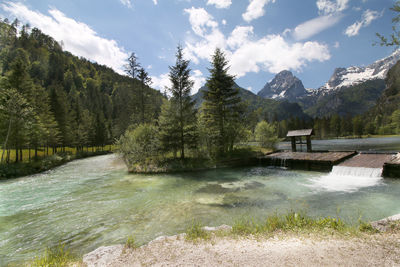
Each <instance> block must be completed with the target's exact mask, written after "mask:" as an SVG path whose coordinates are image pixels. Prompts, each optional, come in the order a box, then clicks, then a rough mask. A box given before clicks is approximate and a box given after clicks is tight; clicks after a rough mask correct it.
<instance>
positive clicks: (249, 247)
mask: <svg viewBox="0 0 400 267" xmlns="http://www.w3.org/2000/svg"><path fill="white" fill-rule="evenodd" d="M107 250H108V252H106V251H107ZM96 251H97V252H96ZM96 251H94V252H92V253H91V254H88V255H86V256H85V257H86V258H84V261H85V262H86V263H87V264H88V266H321V265H323V266H338V265H340V266H400V233H398V232H397V233H385V234H375V235H371V236H364V237H359V238H351V239H350V238H343V237H342V238H340V237H318V236H314V237H301V238H296V237H293V236H292V237H288V236H286V235H281V236H280V235H278V236H276V237H274V238H269V239H267V238H261V239H259V238H258V239H255V238H252V237H241V238H238V239H235V238H232V237H213V238H212V240H208V241H200V242H197V243H193V242H190V241H185V239H184V235H177V236H172V237H161V238H158V239H156V240H154V241H152V242H150V243H149V244H147V245H145V246H142V247H140V248H138V249H134V250H125V251H124V249H123V246H121V245H119V246H113V247H106V248H104V247H103V248H99V249H98V250H96ZM96 253H97V255H96ZM99 255H101V256H99Z"/></svg>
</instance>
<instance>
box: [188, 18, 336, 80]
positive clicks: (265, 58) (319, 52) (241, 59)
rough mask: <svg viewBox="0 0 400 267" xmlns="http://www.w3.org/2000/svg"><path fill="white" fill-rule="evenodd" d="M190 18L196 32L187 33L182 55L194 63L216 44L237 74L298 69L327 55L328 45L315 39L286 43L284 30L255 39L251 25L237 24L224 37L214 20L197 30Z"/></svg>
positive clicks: (207, 57) (322, 59) (209, 53)
mask: <svg viewBox="0 0 400 267" xmlns="http://www.w3.org/2000/svg"><path fill="white" fill-rule="evenodd" d="M204 16H205V15H204ZM190 21H191V24H192V29H193V31H194V33H195V34H196V35H197V36H195V37H196V38H194V37H193V36H190V37H189V38H188V40H186V42H185V48H184V53H185V57H186V58H188V59H190V60H192V61H193V62H194V63H195V64H197V63H200V60H210V59H211V54H212V53H213V52H214V50H215V48H216V47H218V48H220V49H222V50H223V51H224V52H225V54H226V57H227V58H228V60H229V61H230V65H231V68H230V73H231V74H233V75H236V77H242V76H244V75H246V73H249V72H259V71H260V70H266V71H269V72H272V73H277V72H279V71H281V70H285V69H292V70H301V68H302V67H303V66H305V65H306V64H307V63H309V62H311V61H325V60H328V59H329V58H330V53H329V49H328V46H327V45H325V44H320V43H318V42H305V43H302V42H296V43H289V42H288V41H286V40H285V39H284V36H283V34H282V35H279V34H278V35H267V36H264V37H262V38H260V39H256V38H255V37H254V33H253V31H254V30H253V26H237V27H236V28H235V29H234V30H233V31H232V32H231V34H230V35H229V36H227V37H226V36H225V35H224V34H222V33H221V31H220V30H219V29H218V26H217V25H215V24H212V25H209V26H203V29H202V30H201V31H199V30H198V28H197V27H196V25H198V24H199V23H195V22H194V21H193V20H190ZM211 21H212V20H211ZM193 23H195V25H193ZM201 25H204V23H201Z"/></svg>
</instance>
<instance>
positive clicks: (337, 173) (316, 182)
mask: <svg viewBox="0 0 400 267" xmlns="http://www.w3.org/2000/svg"><path fill="white" fill-rule="evenodd" d="M381 175H382V168H361V167H346V166H334V167H333V169H332V172H330V173H329V174H328V175H323V176H321V177H318V178H314V179H311V184H310V185H309V186H310V187H312V188H315V189H319V190H324V191H331V192H336V191H343V192H354V191H357V190H359V189H360V188H364V187H370V186H375V185H379V184H380V183H381V182H382V177H381Z"/></svg>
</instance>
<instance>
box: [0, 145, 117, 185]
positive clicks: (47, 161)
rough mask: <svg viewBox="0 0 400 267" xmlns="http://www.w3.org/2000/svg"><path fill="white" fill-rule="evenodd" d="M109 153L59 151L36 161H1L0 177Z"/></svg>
mask: <svg viewBox="0 0 400 267" xmlns="http://www.w3.org/2000/svg"><path fill="white" fill-rule="evenodd" d="M106 153H109V152H108V151H94V152H91V151H89V152H87V151H82V152H78V153H76V154H72V153H71V152H59V153H57V154H54V155H51V156H47V157H43V158H40V159H38V160H36V161H33V160H32V161H30V162H29V161H28V162H18V163H9V164H7V163H0V179H9V178H16V177H21V176H26V175H31V174H36V173H40V172H43V171H46V170H49V169H52V168H55V167H58V166H60V165H62V164H65V163H67V162H69V161H71V160H75V159H81V158H86V157H90V156H96V155H104V154H106Z"/></svg>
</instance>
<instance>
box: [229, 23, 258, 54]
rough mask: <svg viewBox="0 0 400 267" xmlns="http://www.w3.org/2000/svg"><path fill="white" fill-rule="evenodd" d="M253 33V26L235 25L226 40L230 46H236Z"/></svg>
mask: <svg viewBox="0 0 400 267" xmlns="http://www.w3.org/2000/svg"><path fill="white" fill-rule="evenodd" d="M252 34H253V26H237V27H236V28H235V29H234V30H233V31H232V33H231V36H229V38H228V40H227V44H228V46H229V47H230V48H233V49H234V48H238V47H240V46H242V45H243V44H244V43H245V42H247V41H248V39H249V36H251V35H252Z"/></svg>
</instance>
